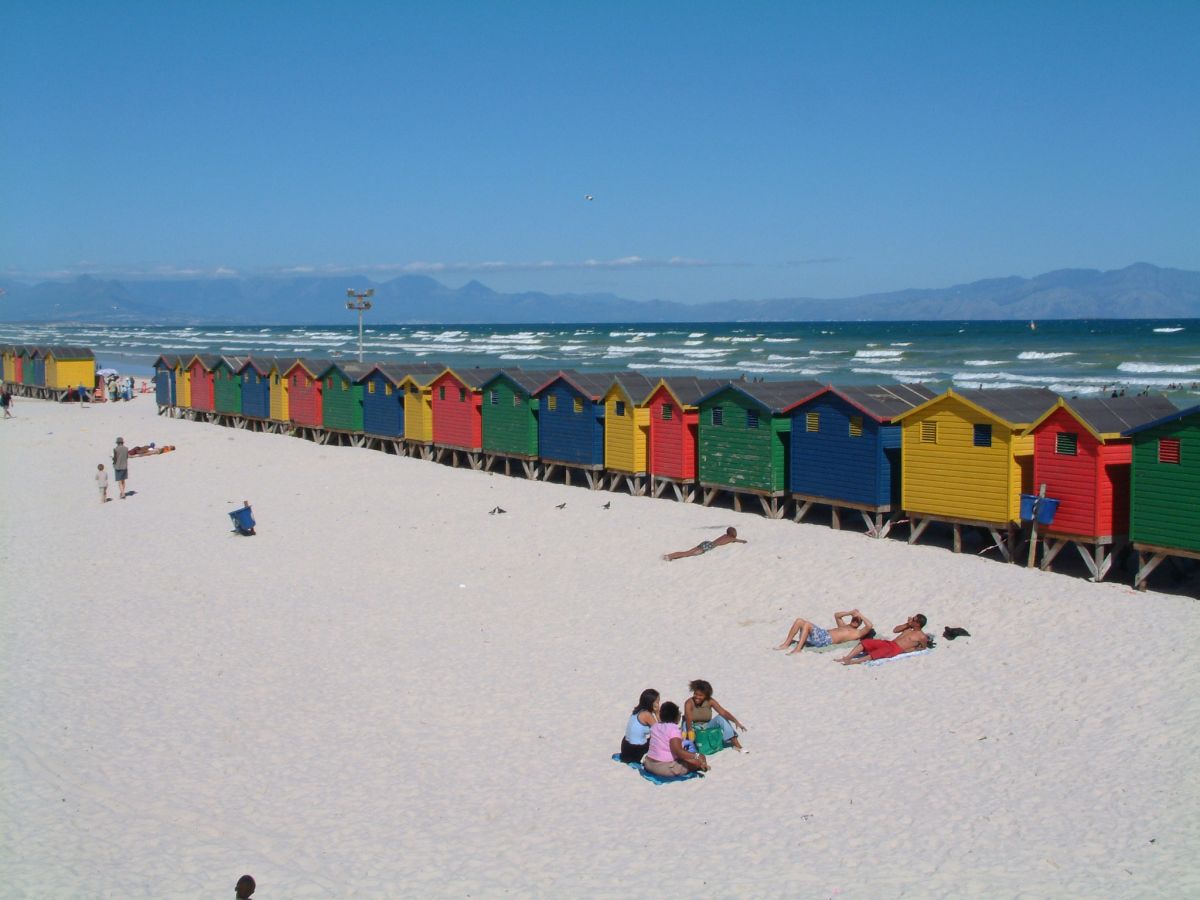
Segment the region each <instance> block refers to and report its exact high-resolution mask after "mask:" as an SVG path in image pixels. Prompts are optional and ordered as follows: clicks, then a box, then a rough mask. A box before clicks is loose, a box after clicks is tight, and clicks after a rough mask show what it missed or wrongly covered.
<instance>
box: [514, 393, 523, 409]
mask: <svg viewBox="0 0 1200 900" xmlns="http://www.w3.org/2000/svg"><path fill="white" fill-rule="evenodd" d="M524 402H525V401H524V400H523V399H522V397H521V395H520V394H517V393H514V394H513V406H520V405H521V404H522V403H524Z"/></svg>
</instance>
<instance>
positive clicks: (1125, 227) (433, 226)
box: [0, 0, 1200, 302]
mask: <svg viewBox="0 0 1200 900" xmlns="http://www.w3.org/2000/svg"><path fill="white" fill-rule="evenodd" d="M0 29H2V30H3V32H4V33H5V35H6V38H5V41H4V45H5V52H4V54H3V55H2V56H0V104H2V105H0V117H2V121H3V123H4V138H3V140H2V141H0V170H2V171H3V178H2V180H0V274H3V275H8V276H19V277H27V278H33V277H43V276H46V275H50V274H55V273H58V274H64V273H72V272H84V271H86V272H97V273H102V274H113V275H116V276H120V277H129V276H131V275H136V274H138V273H142V274H154V273H186V272H193V271H195V272H203V273H221V272H237V273H239V274H264V273H276V272H285V271H309V270H311V271H318V272H322V271H324V272H362V273H365V274H367V275H368V276H370V277H373V278H376V279H379V280H384V279H386V278H390V277H394V276H395V275H397V274H402V273H404V272H415V273H421V274H429V275H432V276H433V277H436V278H439V279H440V280H442V281H444V282H446V283H447V284H451V285H457V284H461V283H464V282H466V281H468V280H470V279H472V278H477V279H479V280H481V281H483V282H484V283H486V284H488V285H490V286H492V287H494V288H496V289H497V290H505V291H510V290H526V289H529V290H549V291H581V292H582V291H611V292H614V293H617V294H620V295H622V296H626V297H631V298H636V299H649V298H653V297H658V298H663V299H670V300H680V301H685V302H686V301H700V300H714V299H727V298H733V297H739V298H761V297H785V296H818V297H836V296H852V295H856V294H861V293H868V292H872V291H887V290H893V289H899V288H903V287H936V286H944V285H948V284H952V283H957V282H964V281H971V280H975V279H979V278H985V277H992V276H1002V275H1011V274H1020V275H1034V274H1038V273H1040V272H1044V271H1047V270H1051V269H1057V268H1067V267H1089V268H1093V267H1094V268H1119V267H1122V266H1125V265H1127V264H1129V263H1131V262H1135V261H1147V262H1152V263H1156V264H1159V265H1164V266H1175V267H1180V268H1191V269H1200V52H1198V51H1197V46H1200V3H1197V2H1194V0H1189V2H1167V0H1156V2H1153V3H1105V2H1089V3H1084V2H1079V3H1063V2H1048V3H1047V2H1043V3H1029V4H1023V3H1018V2H1004V3H968V2H946V3H896V2H889V3H856V2H847V3H824V4H806V3H779V4H773V3H745V4H733V3H728V2H721V3H707V2H689V3H679V4H673V3H653V4H652V3H596V4H587V3H563V2H553V3H521V4H516V3H454V2H437V3H425V4H406V3H366V2H359V3H355V2H343V3H337V4H335V3H303V2H289V3H268V2H258V3H247V2H243V3H232V2H229V3H226V2H204V3H201V2H193V3H176V2H170V3H159V2H123V3H104V2H93V3H79V4H76V3H53V2H49V3H45V4H41V3H27V4H21V5H18V4H5V6H4V10H3V12H0ZM588 194H590V195H592V196H593V197H594V199H593V200H591V201H588V200H585V199H584V198H585V195H588Z"/></svg>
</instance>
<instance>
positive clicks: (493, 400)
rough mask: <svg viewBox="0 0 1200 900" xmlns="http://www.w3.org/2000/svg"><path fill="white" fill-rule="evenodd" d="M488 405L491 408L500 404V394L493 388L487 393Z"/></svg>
mask: <svg viewBox="0 0 1200 900" xmlns="http://www.w3.org/2000/svg"><path fill="white" fill-rule="evenodd" d="M488 403H490V404H491V405H492V406H497V405H499V403H500V393H499V392H498V391H497V390H496V389H495V388H492V389H491V390H490V391H488Z"/></svg>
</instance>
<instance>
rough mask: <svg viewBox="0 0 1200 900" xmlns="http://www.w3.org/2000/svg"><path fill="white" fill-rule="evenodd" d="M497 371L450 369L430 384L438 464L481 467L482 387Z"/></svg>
mask: <svg viewBox="0 0 1200 900" xmlns="http://www.w3.org/2000/svg"><path fill="white" fill-rule="evenodd" d="M499 371H500V370H499V369H451V368H447V369H446V370H444V371H443V372H441V373H440V374H439V375H438V376H437V377H436V378H434V380H433V382H432V383H431V384H430V392H429V396H430V403H431V408H432V411H433V448H434V459H435V460H436V461H437V462H443V461H448V462H449V463H450V464H451V465H454V466H457V465H458V464H459V460H460V459H462V460H465V462H466V463H467V464H468V465H469V466H470V467H471V468H472V469H478V468H480V467H481V466H482V465H483V454H482V450H483V411H482V406H483V391H482V388H483V384H484V382H485V381H487V380H488V379H490V378H491V377H492V376H493V375H495V374H497V373H498V372H499Z"/></svg>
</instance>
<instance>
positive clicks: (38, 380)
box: [25, 347, 46, 396]
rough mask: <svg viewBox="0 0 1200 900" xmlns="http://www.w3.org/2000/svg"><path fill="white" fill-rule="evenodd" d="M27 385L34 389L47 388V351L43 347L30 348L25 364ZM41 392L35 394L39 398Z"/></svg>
mask: <svg viewBox="0 0 1200 900" xmlns="http://www.w3.org/2000/svg"><path fill="white" fill-rule="evenodd" d="M25 383H26V384H28V385H31V386H32V387H36V388H41V387H45V386H46V351H45V350H44V349H43V348H41V347H30V348H29V355H28V357H27V359H26V363H25ZM38 395H39V392H34V396H38Z"/></svg>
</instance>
